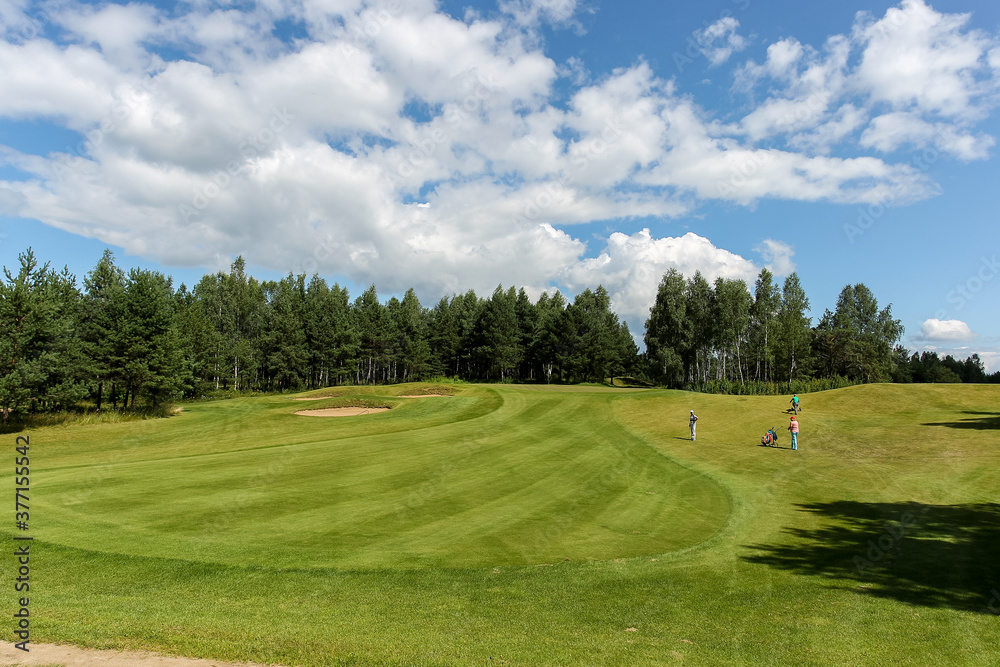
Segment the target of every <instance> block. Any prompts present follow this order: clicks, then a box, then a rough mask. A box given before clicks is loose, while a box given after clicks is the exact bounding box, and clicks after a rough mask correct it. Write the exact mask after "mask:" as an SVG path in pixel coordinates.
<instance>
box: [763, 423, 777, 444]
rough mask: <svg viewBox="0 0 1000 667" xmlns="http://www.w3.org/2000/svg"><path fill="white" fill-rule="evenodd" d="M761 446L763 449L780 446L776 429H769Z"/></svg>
mask: <svg viewBox="0 0 1000 667" xmlns="http://www.w3.org/2000/svg"><path fill="white" fill-rule="evenodd" d="M760 444H761V446H762V447H777V446H778V432H777V431H775V430H774V427H773V426H772V427H771V428H769V429H767V432H766V433H765V434H764V437H763V438H761V439H760Z"/></svg>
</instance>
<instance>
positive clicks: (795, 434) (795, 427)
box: [788, 417, 799, 450]
mask: <svg viewBox="0 0 1000 667" xmlns="http://www.w3.org/2000/svg"><path fill="white" fill-rule="evenodd" d="M788 430H789V431H791V433H792V449H794V450H798V448H799V422H798V420H797V419H795V417H792V418H791V421H790V422H789V423H788Z"/></svg>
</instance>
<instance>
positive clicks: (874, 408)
mask: <svg viewBox="0 0 1000 667" xmlns="http://www.w3.org/2000/svg"><path fill="white" fill-rule="evenodd" d="M420 390H421V388H420V387H414V386H409V387H393V388H379V389H373V390H364V391H361V392H360V393H359V390H356V389H355V390H351V393H350V395H348V394H347V393H346V392H344V391H341V392H337V395H333V396H330V397H328V398H324V399H323V400H320V401H314V402H309V403H306V402H294V401H291V400H289V399H288V398H284V397H270V398H257V399H234V400H229V401H219V402H215V403H203V404H195V405H192V406H188V408H187V410H186V412H185V413H184V414H182V415H180V416H178V417H173V418H170V419H165V420H153V421H146V422H133V423H122V424H101V425H93V426H73V427H54V428H47V429H39V430H37V431H34V432H32V433H30V435H31V439H32V449H31V453H32V465H33V468H32V485H33V487H34V488H33V493H32V528H33V534H34V536H35V539H36V542H35V544H34V547H33V551H32V554H33V560H32V595H33V598H32V604H33V608H32V614H33V618H34V624H33V628H34V630H35V634H34V635H33V637H32V639H33V640H36V641H45V640H48V641H64V642H74V643H79V644H85V645H89V646H114V647H121V648H146V649H152V650H158V651H162V652H169V653H179V654H186V655H192V656H203V657H214V658H219V659H230V660H238V659H245V660H256V661H262V662H266V661H273V662H279V663H283V664H286V665H292V664H303V665H341V664H342V665H452V664H475V665H484V664H510V665H536V664H550V665H570V664H580V665H591V664H607V665H660V664H669V663H670V662H677V661H684V662H687V663H689V664H704V665H716V664H731V665H741V664H775V665H780V664H838V665H839V664H843V665H858V664H886V665H888V664H893V665H896V664H912V665H922V664H926V662H927V658H928V656H929V655H933V656H935V662H941V663H944V664H956V665H964V664H969V665H972V664H991V663H992V662H994V661H996V660H997V656H998V649H997V647H998V646H1000V616H997V615H994V614H991V613H989V609H988V608H989V606H990V605H991V604H992V606H993V607H994V608H996V609H997V610H1000V593H997V595H996V600H995V601H993V600H992V596H993V595H994V592H996V591H1000V566H998V562H1000V558H998V557H997V553H1000V493H998V491H997V489H998V488H1000V467H998V464H1000V423H998V420H1000V412H998V408H997V405H1000V387H974V386H973V387H962V386H946V387H943V386H910V387H901V386H891V385H879V386H866V387H855V388H851V389H847V390H839V391H834V392H827V393H822V394H811V395H806V396H805V397H804V406H805V411H804V412H803V414H802V415H801V418H800V419H801V421H802V434H801V436H800V451H798V452H791V451H789V450H788V449H787V446H788V438H787V433H785V432H783V431H781V429H783V428H784V426H785V424H786V423H787V419H788V418H787V416H785V415H784V414H783V409H784V407H785V401H786V400H787V398H780V397H779V398H774V397H753V398H742V397H722V396H707V395H692V394H685V393H680V392H669V391H662V390H653V391H645V390H644V391H630V390H620V389H619V390H612V389H602V388H595V387H569V388H567V387H561V388H547V387H517V386H501V387H483V386H462V387H461V388H459V389H457V391H455V392H454V393H456V394H457V395H455V396H452V397H449V398H419V399H418V398H401V397H400V396H399V395H402V394H408V393H413V392H417V391H420ZM389 394H391V395H389ZM345 403H353V404H358V403H363V404H365V405H369V406H372V407H377V406H384V407H392V408H393V409H392V410H390V411H389V412H385V413H381V414H374V415H369V416H365V417H354V418H316V417H304V416H298V415H295V414H294V412H295V411H296V410H301V409H311V408H320V407H328V406H335V405H343V404H345ZM689 408H694V409H695V410H696V411H697V412H698V414H699V416H700V417H701V420H700V421H699V439H698V441H697V442H695V443H692V442H690V441H688V440H686V439H685V436H686V430H687V428H686V426H687V419H686V415H687V411H688V409H689ZM772 425H774V426H777V427H779V431H780V432H782V438H781V440H780V441H779V444H780V445H782V447H783V448H782V449H772V448H762V447H758V446H756V443H757V442H758V441H759V438H760V435H761V434H762V433H763V431H764V430H765V429H766V428H767V427H769V426H772ZM7 438H8V439H9V440H10V442H9V445H10V447H11V449H12V448H13V437H12V436H7ZM4 472H6V471H4ZM11 472H12V470H11ZM6 478H7V482H6V483H7V484H12V480H11V479H10V478H11V475H10V474H7V475H6ZM11 571H12V570H11V569H10V568H5V569H3V570H0V586H3V587H4V588H5V589H6V590H11V588H10V586H11V582H10V577H11Z"/></svg>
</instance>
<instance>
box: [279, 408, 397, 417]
mask: <svg viewBox="0 0 1000 667" xmlns="http://www.w3.org/2000/svg"><path fill="white" fill-rule="evenodd" d="M388 409H389V408H320V409H319V410H297V411H296V412H295V414H297V415H305V416H307V417H357V416H359V415H371V414H375V413H376V412H386V411H387V410H388Z"/></svg>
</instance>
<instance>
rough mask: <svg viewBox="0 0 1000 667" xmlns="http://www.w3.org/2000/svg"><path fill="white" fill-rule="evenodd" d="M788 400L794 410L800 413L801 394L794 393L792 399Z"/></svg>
mask: <svg viewBox="0 0 1000 667" xmlns="http://www.w3.org/2000/svg"><path fill="white" fill-rule="evenodd" d="M788 402H789V403H791V404H792V410H793V411H794V412H795V414H799V395H798V394H792V400H790V401H788Z"/></svg>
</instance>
